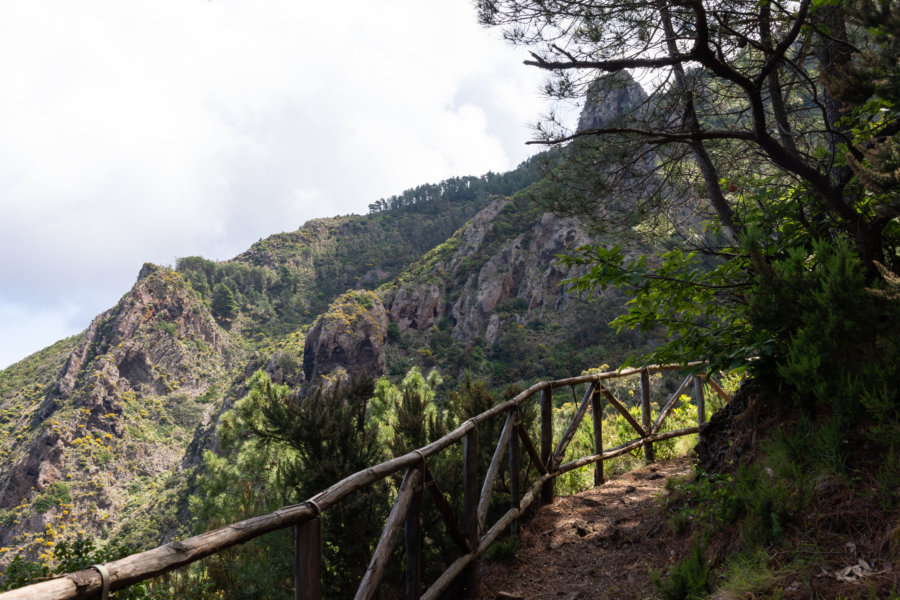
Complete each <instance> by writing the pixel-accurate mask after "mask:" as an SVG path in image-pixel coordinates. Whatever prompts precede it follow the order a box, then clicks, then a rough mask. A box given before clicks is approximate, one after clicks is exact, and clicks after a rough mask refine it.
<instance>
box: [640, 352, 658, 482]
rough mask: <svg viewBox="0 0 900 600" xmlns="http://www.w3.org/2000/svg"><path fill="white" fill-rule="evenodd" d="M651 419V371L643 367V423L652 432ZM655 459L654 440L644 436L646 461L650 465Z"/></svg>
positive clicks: (645, 428) (647, 430)
mask: <svg viewBox="0 0 900 600" xmlns="http://www.w3.org/2000/svg"><path fill="white" fill-rule="evenodd" d="M650 419H651V415H650V371H649V370H647V369H641V421H642V423H641V424H642V425H643V428H644V432H646V433H649V432H650ZM646 433H645V434H644V435H646ZM654 460H656V458H655V456H654V454H653V442H650V441H647V438H644V462H646V463H647V464H648V465H649V464H650V463H652V462H653V461H654Z"/></svg>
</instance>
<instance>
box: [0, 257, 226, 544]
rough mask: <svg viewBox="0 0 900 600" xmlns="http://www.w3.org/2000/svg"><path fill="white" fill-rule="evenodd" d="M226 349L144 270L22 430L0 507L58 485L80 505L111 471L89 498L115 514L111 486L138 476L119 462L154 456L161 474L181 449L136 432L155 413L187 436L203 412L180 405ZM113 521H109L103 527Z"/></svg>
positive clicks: (179, 286) (174, 280)
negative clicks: (85, 492)
mask: <svg viewBox="0 0 900 600" xmlns="http://www.w3.org/2000/svg"><path fill="white" fill-rule="evenodd" d="M227 346H228V338H227V334H225V332H224V331H223V330H222V329H220V328H219V326H218V325H217V324H216V322H215V320H214V319H213V317H212V316H211V315H210V312H209V310H208V308H207V307H206V306H205V304H204V303H203V301H202V299H201V298H200V296H199V295H198V294H196V293H195V292H194V291H193V289H192V288H191V286H190V284H188V283H187V281H185V280H184V279H183V278H182V277H181V275H179V274H178V273H176V272H174V271H172V270H170V269H165V268H161V267H156V266H154V265H151V264H146V265H144V267H143V268H142V269H141V273H140V276H139V278H138V281H137V282H136V283H135V285H134V287H133V288H132V289H131V291H130V292H128V293H127V294H126V295H125V296H124V297H123V298H122V299H121V300H120V301H119V303H118V304H117V305H116V306H115V307H113V308H111V309H110V310H108V311H106V312H104V313H103V314H101V315H100V316H98V317H97V318H95V319H94V321H93V322H92V323H91V325H90V327H89V328H88V329H87V331H85V332H84V334H83V335H82V338H81V341H80V343H79V344H78V345H77V346H76V347H75V348H74V349H73V350H72V351H71V353H70V355H69V357H68V359H67V361H66V362H65V364H64V366H63V367H62V370H61V372H60V373H59V375H58V377H57V378H56V380H55V382H54V384H53V385H51V386H48V388H47V389H48V391H47V393H46V396H45V397H44V398H43V400H42V401H41V402H40V404H39V406H37V407H36V409H35V410H34V412H33V413H32V414H31V415H30V417H29V418H28V421H29V424H27V425H26V424H24V423H23V425H24V427H23V428H22V437H23V449H22V453H21V455H20V456H19V457H18V458H17V459H16V460H15V461H14V462H13V463H12V464H11V465H10V468H9V471H7V473H6V474H5V476H4V477H3V478H2V479H0V509H11V508H13V507H16V506H20V505H27V504H28V503H29V502H30V501H31V500H33V499H34V498H35V496H36V495H38V494H40V493H42V492H43V491H44V490H46V489H47V488H48V486H51V484H54V483H56V482H63V484H64V485H66V486H68V487H71V488H72V493H73V498H78V497H80V496H77V495H78V494H81V493H82V491H81V490H82V488H83V487H85V486H88V487H89V485H88V484H87V483H86V482H87V481H88V480H93V479H96V478H98V477H101V474H102V473H105V472H109V473H111V472H112V470H114V469H115V470H116V476H115V477H113V476H112V475H102V476H104V477H109V481H108V482H107V484H106V485H104V486H101V487H103V490H104V491H103V493H101V494H100V495H99V496H98V497H97V498H95V501H96V505H97V506H100V507H104V506H108V507H109V508H110V509H111V511H110V514H111V515H113V514H116V511H120V510H121V509H123V508H124V507H123V506H121V502H122V501H121V498H122V497H123V494H121V493H120V491H116V490H115V489H113V488H115V487H116V486H124V485H127V484H128V482H129V481H130V480H131V478H133V477H134V476H135V474H136V473H135V471H134V470H129V469H124V468H122V465H121V464H119V462H118V461H119V460H122V461H124V460H125V457H124V454H126V453H131V454H132V455H139V454H141V453H148V452H149V453H153V452H155V453H157V454H160V455H163V456H166V457H167V462H166V464H165V465H162V467H161V468H162V469H163V470H166V469H176V468H177V465H178V463H177V461H178V458H179V456H180V455H179V454H178V452H177V451H176V448H177V447H180V445H183V444H185V443H186V442H185V441H184V440H181V439H175V438H169V439H166V438H160V439H157V440H153V441H148V440H147V439H146V438H145V437H138V438H136V437H135V435H134V433H135V432H136V431H140V430H141V429H142V428H143V427H144V426H145V424H146V426H148V427H150V426H152V425H153V424H154V423H155V422H154V421H153V419H154V418H155V417H157V416H158V418H160V419H161V420H165V421H166V422H168V423H172V420H173V419H177V420H178V423H179V426H180V427H181V428H182V431H188V432H189V431H192V430H193V428H194V427H195V426H196V425H197V424H199V422H200V420H201V417H202V415H201V414H200V412H201V411H202V408H201V409H194V408H193V406H192V407H190V408H182V407H180V406H178V404H179V403H191V399H192V398H196V397H197V396H199V395H200V394H202V393H204V392H205V391H206V390H207V388H208V387H209V385H210V383H211V381H212V380H213V378H214V377H217V376H218V375H219V374H220V373H221V372H222V369H223V365H224V360H225V359H224V350H225V349H226V347H227ZM145 409H149V410H145ZM186 411H188V412H186ZM173 415H175V416H173ZM195 421H196V422H195ZM29 432H33V434H29ZM95 451H96V453H103V454H104V455H106V456H108V457H109V458H107V459H105V460H106V462H105V463H104V464H102V465H100V464H97V463H96V462H95V461H94V458H95V457H96V456H97V454H96V453H95ZM98 481H99V480H98ZM97 485H99V483H98V484H97ZM78 511H81V512H82V513H85V514H80V517H79V518H82V519H83V521H82V523H83V524H84V525H85V527H86V528H90V523H91V522H92V519H94V518H96V515H88V514H87V513H86V512H85V511H86V509H84V508H83V507H81V508H79V509H78V510H76V511H75V512H78ZM39 516H40V515H39ZM116 516H120V517H121V518H122V519H127V515H124V514H122V515H116ZM105 518H106V517H105ZM116 520H117V519H116V517H115V516H110V517H109V519H108V520H107V521H105V522H104V525H110V524H113V525H114V524H115V522H116ZM39 521H40V519H38V521H36V523H37V524H38V526H40V525H41V523H40V522H39ZM32 525H33V524H32ZM97 525H98V527H99V526H100V524H99V523H97ZM28 527H29V522H27V521H25V520H24V517H23V520H22V521H21V522H19V523H18V524H17V525H16V526H15V527H10V528H0V545H4V544H9V543H10V540H11V539H12V538H13V537H15V536H16V535H19V534H21V533H22V532H23V531H27V529H28Z"/></svg>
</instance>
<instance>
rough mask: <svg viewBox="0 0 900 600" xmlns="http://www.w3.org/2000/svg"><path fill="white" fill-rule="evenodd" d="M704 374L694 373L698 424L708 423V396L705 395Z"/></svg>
mask: <svg viewBox="0 0 900 600" xmlns="http://www.w3.org/2000/svg"><path fill="white" fill-rule="evenodd" d="M703 378H704V374H703V373H700V374H698V375H694V399H695V400H696V401H697V425H703V424H704V423H706V398H704V397H703Z"/></svg>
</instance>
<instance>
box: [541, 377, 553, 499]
mask: <svg viewBox="0 0 900 600" xmlns="http://www.w3.org/2000/svg"><path fill="white" fill-rule="evenodd" d="M552 456H553V388H551V387H550V386H547V387H546V388H544V389H543V390H541V460H542V461H543V462H544V464H545V465H546V466H547V470H548V471H551V472H552V471H554V470H555V466H554V465H551V464H550V462H551V461H550V459H551V457H552ZM552 503H553V480H552V479H551V480H549V481H548V482H547V483H545V484H544V485H543V486H542V487H541V504H552Z"/></svg>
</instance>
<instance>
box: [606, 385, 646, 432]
mask: <svg viewBox="0 0 900 600" xmlns="http://www.w3.org/2000/svg"><path fill="white" fill-rule="evenodd" d="M600 392H601V393H602V394H603V396H604V397H605V398H606V399H607V400H609V403H610V404H612V405H613V407H615V409H616V410H617V411H619V414H620V415H622V416H623V417H625V420H626V421H628V424H629V425H631V426H632V427H634V430H635V431H636V432H637V434H638V435H647V433H648V432H646V431H644V427H643V425H641V424H640V423H638V422H637V420H636V419H635V418H634V417H633V416H631V413H630V412H628V408H626V407H625V405H624V404H622V403H621V402H619V399H618V398H616V397H615V396H613V393H612V392H611V391H609V390H608V389H607V388H606V387H605V386H601V387H600Z"/></svg>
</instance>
